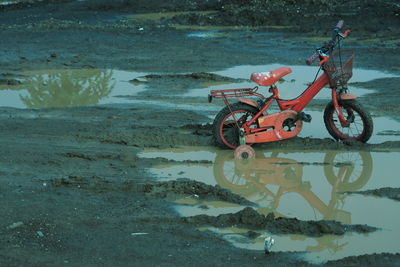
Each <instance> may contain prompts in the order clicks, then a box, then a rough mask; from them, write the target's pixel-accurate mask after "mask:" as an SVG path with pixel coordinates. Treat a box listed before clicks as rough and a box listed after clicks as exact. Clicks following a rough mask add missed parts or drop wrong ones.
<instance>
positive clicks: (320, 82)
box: [225, 72, 348, 133]
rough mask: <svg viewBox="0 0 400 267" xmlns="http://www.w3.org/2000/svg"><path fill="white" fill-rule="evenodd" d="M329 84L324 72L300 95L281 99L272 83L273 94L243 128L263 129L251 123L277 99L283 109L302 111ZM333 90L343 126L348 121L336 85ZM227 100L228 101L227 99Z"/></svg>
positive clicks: (336, 108)
mask: <svg viewBox="0 0 400 267" xmlns="http://www.w3.org/2000/svg"><path fill="white" fill-rule="evenodd" d="M327 84H329V77H328V75H327V74H326V73H325V72H324V73H323V74H322V75H321V76H320V77H319V78H318V79H317V80H315V82H314V83H312V84H311V85H310V86H309V87H308V88H307V89H306V90H305V91H304V92H303V93H302V94H301V95H300V96H298V97H297V98H295V99H291V100H283V99H280V96H279V91H278V88H277V87H276V86H275V85H272V86H271V87H270V92H272V96H270V97H269V100H268V101H267V102H266V103H265V105H264V106H263V107H261V109H260V111H259V112H258V113H257V114H256V115H255V116H254V117H253V118H252V119H251V120H250V121H248V122H246V123H245V124H243V125H242V127H241V128H243V129H244V130H245V132H246V133H255V132H258V131H260V130H263V129H259V128H256V129H254V128H250V125H252V124H253V123H254V122H255V120H257V119H258V118H259V117H260V116H261V115H262V114H263V113H264V112H265V111H266V110H267V109H268V107H269V106H270V105H271V104H272V103H273V101H276V102H277V103H278V106H279V109H280V110H281V111H283V110H288V109H290V110H293V111H296V112H297V113H300V112H301V111H302V110H303V109H304V108H305V107H306V106H307V105H308V103H309V102H310V101H311V100H312V99H313V98H314V97H315V96H316V95H317V94H318V93H319V92H320V91H321V89H322V88H324V87H325V86H326V85H327ZM331 90H332V102H333V104H334V106H335V110H336V112H337V114H338V117H339V120H340V123H341V125H342V126H347V125H348V123H347V121H346V119H345V118H344V116H343V113H342V110H341V109H340V108H339V101H338V96H337V91H336V87H331ZM225 101H226V102H227V100H226V99H225ZM226 102H225V103H226Z"/></svg>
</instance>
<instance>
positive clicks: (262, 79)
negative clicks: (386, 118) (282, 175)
mask: <svg viewBox="0 0 400 267" xmlns="http://www.w3.org/2000/svg"><path fill="white" fill-rule="evenodd" d="M342 27H343V20H341V21H339V22H338V24H337V25H336V27H335V29H334V30H333V34H332V39H331V40H330V41H329V42H327V43H326V44H325V45H323V46H322V47H320V48H318V49H317V50H316V53H315V54H314V55H312V56H311V57H310V58H309V59H307V60H306V63H307V64H308V65H311V64H312V63H313V62H314V61H315V60H316V59H317V58H319V60H320V62H319V64H318V65H319V66H320V69H319V70H321V69H322V70H323V73H322V75H320V76H319V77H318V78H316V79H315V80H314V81H313V82H312V83H311V85H309V86H308V88H307V89H306V90H305V91H304V92H303V93H302V94H301V95H299V96H298V97H297V98H295V99H291V100H284V99H281V98H280V95H279V91H278V88H277V86H276V85H275V83H276V82H278V81H279V80H280V79H281V78H282V77H284V76H285V75H287V74H289V73H291V72H292V70H291V69H290V68H289V67H282V68H278V69H275V70H272V71H269V72H260V73H253V74H251V77H250V79H251V80H252V81H254V82H255V83H257V84H258V85H259V86H267V87H269V92H270V93H271V95H270V96H269V97H265V96H263V95H262V94H260V93H258V92H257V90H258V86H256V87H254V88H241V89H226V90H211V93H210V95H209V96H208V100H209V102H211V101H212V99H213V98H221V99H223V101H224V103H225V105H226V107H224V108H223V109H222V110H221V111H220V112H219V113H218V114H217V116H216V117H215V119H214V122H213V134H214V137H215V140H216V143H217V145H219V146H221V147H225V148H231V149H235V148H237V147H238V146H240V149H241V150H240V151H238V153H237V154H238V155H239V157H240V156H243V157H249V156H252V155H253V154H254V152H252V151H251V150H252V149H251V147H249V146H248V145H251V144H254V143H264V142H273V141H279V140H283V139H288V138H292V137H295V136H296V135H298V134H299V133H300V131H301V129H302V124H303V121H304V122H310V121H311V116H310V115H308V114H306V113H304V112H303V109H304V108H305V107H306V106H307V104H308V103H309V102H310V101H311V100H312V99H313V98H314V97H315V96H316V95H317V94H318V92H319V91H321V89H322V88H324V87H325V86H326V85H329V87H330V88H331V91H332V93H331V97H332V100H331V101H330V102H329V103H328V104H327V106H326V107H325V111H324V123H325V126H326V128H327V130H328V132H329V134H330V135H331V136H332V137H333V138H335V139H336V140H345V139H353V140H357V141H361V142H367V141H368V139H369V138H370V137H371V135H372V131H373V122H372V119H371V116H370V114H369V113H368V112H367V111H366V110H365V109H364V108H363V107H362V106H361V105H360V104H359V103H358V102H357V101H356V98H357V97H356V96H355V95H352V94H349V93H348V88H347V81H348V80H349V79H350V78H351V76H352V65H353V58H354V52H353V51H351V50H346V49H341V47H340V41H342V40H343V39H345V38H346V37H347V36H348V34H349V33H350V30H346V31H344V33H342V32H341V28H342ZM317 76H318V73H317ZM317 76H316V77H317ZM245 96H247V97H256V98H257V100H253V99H251V98H239V102H236V103H233V104H230V103H229V101H228V98H232V97H235V98H237V97H245ZM274 101H276V102H277V104H278V107H279V109H280V112H277V113H272V114H270V113H269V112H268V108H269V107H270V106H271V104H272V103H273V102H274ZM246 144H247V145H246ZM242 152H243V153H242ZM249 153H250V154H249Z"/></svg>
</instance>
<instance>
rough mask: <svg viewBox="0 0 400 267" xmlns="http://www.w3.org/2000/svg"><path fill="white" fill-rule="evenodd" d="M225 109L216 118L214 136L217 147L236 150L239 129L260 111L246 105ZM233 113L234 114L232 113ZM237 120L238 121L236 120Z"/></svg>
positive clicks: (234, 105)
mask: <svg viewBox="0 0 400 267" xmlns="http://www.w3.org/2000/svg"><path fill="white" fill-rule="evenodd" d="M230 108H231V109H230V110H229V108H228V107H224V108H223V109H222V110H221V111H220V112H219V113H218V114H217V116H216V117H215V119H214V122H213V134H214V137H215V140H216V143H217V145H219V146H220V147H223V148H226V147H228V148H236V147H237V146H238V145H239V129H238V127H237V125H236V123H235V121H237V122H238V125H239V127H240V126H242V125H243V124H244V123H245V122H246V121H249V120H251V118H253V116H254V115H255V114H257V112H258V109H256V108H255V107H252V106H249V105H246V104H244V103H234V104H232V105H230ZM231 111H232V112H231ZM235 119H236V120H235Z"/></svg>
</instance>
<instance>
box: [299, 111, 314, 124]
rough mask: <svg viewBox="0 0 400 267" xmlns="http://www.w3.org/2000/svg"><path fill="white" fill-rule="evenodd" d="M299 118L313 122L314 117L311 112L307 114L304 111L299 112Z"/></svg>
mask: <svg viewBox="0 0 400 267" xmlns="http://www.w3.org/2000/svg"><path fill="white" fill-rule="evenodd" d="M297 118H298V120H302V121H304V122H311V120H312V117H311V115H310V114H306V113H304V112H300V113H299V114H297Z"/></svg>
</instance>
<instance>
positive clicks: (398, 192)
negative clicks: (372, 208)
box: [345, 187, 400, 201]
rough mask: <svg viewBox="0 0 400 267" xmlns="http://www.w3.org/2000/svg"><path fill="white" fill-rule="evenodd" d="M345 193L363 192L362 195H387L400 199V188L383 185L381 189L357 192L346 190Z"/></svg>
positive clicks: (387, 196)
mask: <svg viewBox="0 0 400 267" xmlns="http://www.w3.org/2000/svg"><path fill="white" fill-rule="evenodd" d="M345 193H349V194H361V195H368V196H376V197H386V198H390V199H394V200H397V201H400V188H392V187H383V188H379V189H372V190H365V191H356V192H345Z"/></svg>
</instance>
